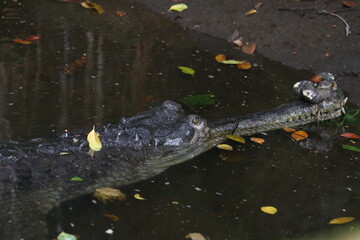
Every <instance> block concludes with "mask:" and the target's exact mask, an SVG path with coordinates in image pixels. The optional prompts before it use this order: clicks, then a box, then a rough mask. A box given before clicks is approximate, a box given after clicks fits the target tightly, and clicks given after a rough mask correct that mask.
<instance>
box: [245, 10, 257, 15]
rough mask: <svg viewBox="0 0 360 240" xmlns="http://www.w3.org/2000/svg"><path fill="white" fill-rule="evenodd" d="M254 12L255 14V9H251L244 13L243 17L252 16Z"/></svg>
mask: <svg viewBox="0 0 360 240" xmlns="http://www.w3.org/2000/svg"><path fill="white" fill-rule="evenodd" d="M256 12H257V11H256V9H251V10H249V11H247V12H246V13H245V16H249V15H253V14H254V13H256Z"/></svg>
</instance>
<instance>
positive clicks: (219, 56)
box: [215, 54, 226, 62]
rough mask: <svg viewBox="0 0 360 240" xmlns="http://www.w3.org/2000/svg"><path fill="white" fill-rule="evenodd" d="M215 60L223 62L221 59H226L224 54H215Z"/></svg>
mask: <svg viewBox="0 0 360 240" xmlns="http://www.w3.org/2000/svg"><path fill="white" fill-rule="evenodd" d="M215 60H216V61H217V62H223V61H225V60H226V56H225V55H224V54H219V55H216V57H215Z"/></svg>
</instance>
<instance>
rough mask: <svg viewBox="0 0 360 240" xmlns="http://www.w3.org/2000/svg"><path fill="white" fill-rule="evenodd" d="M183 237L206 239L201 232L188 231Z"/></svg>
mask: <svg viewBox="0 0 360 240" xmlns="http://www.w3.org/2000/svg"><path fill="white" fill-rule="evenodd" d="M185 238H190V239H191V240H206V238H205V237H204V235H202V234H201V233H188V234H187V235H186V236H185Z"/></svg>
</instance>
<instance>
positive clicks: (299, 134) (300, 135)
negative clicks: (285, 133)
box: [291, 131, 309, 141]
mask: <svg viewBox="0 0 360 240" xmlns="http://www.w3.org/2000/svg"><path fill="white" fill-rule="evenodd" d="M291 137H292V138H293V139H295V140H296V141H301V140H304V139H306V138H308V137H309V134H307V132H305V131H296V132H293V133H292V134H291Z"/></svg>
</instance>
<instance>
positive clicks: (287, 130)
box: [283, 127, 296, 132]
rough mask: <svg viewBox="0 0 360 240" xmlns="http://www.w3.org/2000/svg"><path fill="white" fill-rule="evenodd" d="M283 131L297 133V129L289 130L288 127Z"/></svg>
mask: <svg viewBox="0 0 360 240" xmlns="http://www.w3.org/2000/svg"><path fill="white" fill-rule="evenodd" d="M283 130H284V131H285V132H296V129H293V128H288V127H284V128H283Z"/></svg>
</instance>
